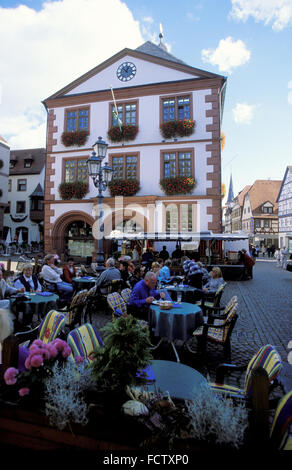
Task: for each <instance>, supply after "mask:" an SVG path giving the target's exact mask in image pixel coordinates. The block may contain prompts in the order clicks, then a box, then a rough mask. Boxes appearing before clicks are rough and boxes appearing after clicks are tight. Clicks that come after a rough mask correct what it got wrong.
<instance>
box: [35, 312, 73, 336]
mask: <svg viewBox="0 0 292 470" xmlns="http://www.w3.org/2000/svg"><path fill="white" fill-rule="evenodd" d="M65 324H66V319H65V315H63V314H62V313H60V312H56V311H55V310H50V312H48V313H47V315H46V316H45V317H44V318H43V320H42V322H41V324H40V326H39V331H38V339H40V340H42V341H43V342H44V343H46V344H48V343H50V342H51V341H54V339H56V338H57V336H58V335H59V333H60V332H61V330H62V328H64V326H65Z"/></svg>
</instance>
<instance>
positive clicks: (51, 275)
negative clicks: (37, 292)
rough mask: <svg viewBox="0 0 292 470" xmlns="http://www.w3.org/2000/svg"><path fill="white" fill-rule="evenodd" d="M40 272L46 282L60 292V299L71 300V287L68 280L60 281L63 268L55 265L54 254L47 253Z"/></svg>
mask: <svg viewBox="0 0 292 470" xmlns="http://www.w3.org/2000/svg"><path fill="white" fill-rule="evenodd" d="M41 274H42V276H43V279H44V280H45V281H46V282H48V283H49V284H52V285H55V286H56V290H57V291H58V292H59V293H60V300H61V301H62V300H64V301H66V302H71V300H72V295H73V287H72V285H71V284H69V283H68V282H64V281H62V279H61V275H62V274H63V270H62V269H61V268H58V267H57V266H55V257H54V255H51V254H49V255H46V256H45V258H44V265H43V267H42V271H41Z"/></svg>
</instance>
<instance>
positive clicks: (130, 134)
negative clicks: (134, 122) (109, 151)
mask: <svg viewBox="0 0 292 470" xmlns="http://www.w3.org/2000/svg"><path fill="white" fill-rule="evenodd" d="M137 133H138V126H131V125H122V126H121V129H120V127H119V126H112V127H110V128H109V130H108V133H107V135H108V137H109V139H110V140H111V141H112V142H121V141H122V140H134V139H135V137H136V135H137Z"/></svg>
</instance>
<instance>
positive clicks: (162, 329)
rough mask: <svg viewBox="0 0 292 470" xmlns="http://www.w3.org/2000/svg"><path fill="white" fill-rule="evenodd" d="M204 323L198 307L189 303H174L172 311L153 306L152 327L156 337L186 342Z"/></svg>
mask: <svg viewBox="0 0 292 470" xmlns="http://www.w3.org/2000/svg"><path fill="white" fill-rule="evenodd" d="M203 323H204V320H203V313H202V310H201V309H200V307H198V305H195V304H189V303H187V302H181V303H180V304H177V303H173V308H171V309H170V310H161V309H160V306H159V305H154V304H151V307H150V325H151V327H152V328H153V330H154V335H155V336H159V337H160V338H165V339H167V340H168V341H174V340H175V339H179V340H181V341H186V340H187V339H189V338H190V337H191V336H192V334H193V332H194V330H195V329H196V328H197V327H198V326H200V325H202V324H203Z"/></svg>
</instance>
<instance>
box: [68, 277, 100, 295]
mask: <svg viewBox="0 0 292 470" xmlns="http://www.w3.org/2000/svg"><path fill="white" fill-rule="evenodd" d="M96 281H97V278H96V277H92V276H84V277H73V279H72V283H73V286H74V288H75V291H76V292H79V291H81V290H83V289H86V290H89V289H91V287H94V286H95V284H96Z"/></svg>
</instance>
